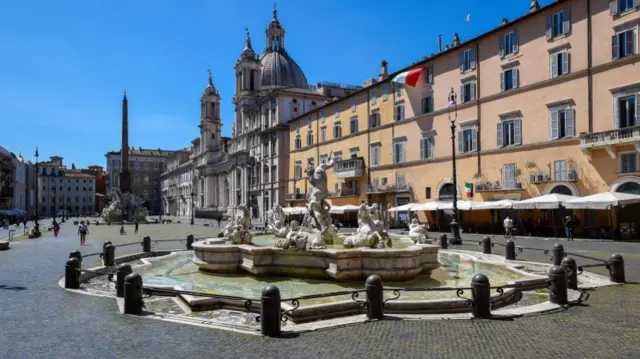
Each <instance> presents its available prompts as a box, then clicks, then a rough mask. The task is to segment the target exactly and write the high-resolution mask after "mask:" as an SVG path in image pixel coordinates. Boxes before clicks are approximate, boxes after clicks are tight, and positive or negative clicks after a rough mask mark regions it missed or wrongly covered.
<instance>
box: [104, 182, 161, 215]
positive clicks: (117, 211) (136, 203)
mask: <svg viewBox="0 0 640 359" xmlns="http://www.w3.org/2000/svg"><path fill="white" fill-rule="evenodd" d="M148 213H149V212H148V210H147V209H146V208H144V207H143V206H142V200H141V199H140V198H138V197H136V196H135V195H134V194H133V193H130V192H126V193H122V192H121V191H120V189H119V188H113V189H112V190H111V203H110V204H109V205H108V206H107V207H105V208H104V209H103V210H102V214H101V216H102V219H103V220H104V221H105V222H120V221H129V222H133V221H144V220H146V218H147V215H148Z"/></svg>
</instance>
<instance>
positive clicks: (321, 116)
mask: <svg viewBox="0 0 640 359" xmlns="http://www.w3.org/2000/svg"><path fill="white" fill-rule="evenodd" d="M320 120H321V121H322V122H324V110H321V111H320Z"/></svg>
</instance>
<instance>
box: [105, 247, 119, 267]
mask: <svg viewBox="0 0 640 359" xmlns="http://www.w3.org/2000/svg"><path fill="white" fill-rule="evenodd" d="M102 254H103V257H102V260H103V261H104V265H105V266H107V267H111V266H114V265H116V247H114V246H113V245H112V244H107V245H106V246H105V247H104V252H103V253H102Z"/></svg>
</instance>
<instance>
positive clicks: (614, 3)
mask: <svg viewBox="0 0 640 359" xmlns="http://www.w3.org/2000/svg"><path fill="white" fill-rule="evenodd" d="M609 12H610V13H611V15H617V14H618V0H610V1H609Z"/></svg>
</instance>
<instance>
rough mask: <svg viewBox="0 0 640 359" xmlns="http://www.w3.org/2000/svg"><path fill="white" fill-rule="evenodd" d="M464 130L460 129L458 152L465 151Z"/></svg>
mask: <svg viewBox="0 0 640 359" xmlns="http://www.w3.org/2000/svg"><path fill="white" fill-rule="evenodd" d="M463 134H464V131H458V152H460V153H464V138H463V137H464V136H463Z"/></svg>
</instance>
